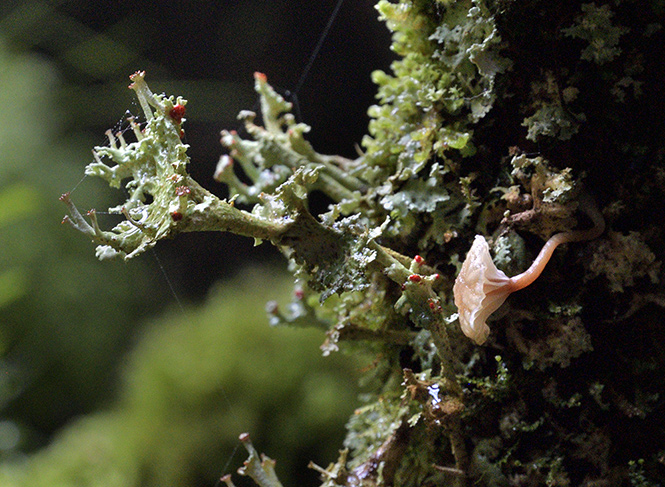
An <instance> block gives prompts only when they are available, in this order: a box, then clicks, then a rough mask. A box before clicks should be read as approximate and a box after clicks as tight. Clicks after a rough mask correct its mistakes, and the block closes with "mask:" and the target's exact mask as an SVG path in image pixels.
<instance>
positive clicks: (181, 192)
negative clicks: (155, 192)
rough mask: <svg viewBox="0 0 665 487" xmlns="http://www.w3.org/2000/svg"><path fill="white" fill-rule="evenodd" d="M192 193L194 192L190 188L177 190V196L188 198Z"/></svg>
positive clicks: (185, 187) (179, 187) (178, 188)
mask: <svg viewBox="0 0 665 487" xmlns="http://www.w3.org/2000/svg"><path fill="white" fill-rule="evenodd" d="M191 192H192V190H191V189H189V186H178V187H177V188H176V189H175V194H176V196H187V195H188V194H189V193H191Z"/></svg>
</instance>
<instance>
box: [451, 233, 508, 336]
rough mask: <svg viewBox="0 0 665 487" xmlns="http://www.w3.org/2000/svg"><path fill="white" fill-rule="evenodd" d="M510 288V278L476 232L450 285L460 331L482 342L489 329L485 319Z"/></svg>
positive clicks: (503, 298)
mask: <svg viewBox="0 0 665 487" xmlns="http://www.w3.org/2000/svg"><path fill="white" fill-rule="evenodd" d="M511 292H512V288H511V280H510V278H509V277H508V276H506V275H505V274H504V273H503V272H502V271H500V270H499V269H497V268H496V266H495V265H494V262H493V261H492V257H491V256H490V250H489V245H487V241H486V240H485V238H484V237H483V236H482V235H476V238H475V239H474V241H473V245H472V246H471V249H470V250H469V253H468V254H467V256H466V259H465V260H464V263H463V264H462V269H461V270H460V273H459V275H458V276H457V279H455V285H454V286H453V294H454V296H455V305H456V306H457V309H458V310H459V322H460V326H461V327H462V332H463V333H464V334H465V335H466V336H467V337H469V338H471V339H472V340H473V341H474V342H476V343H477V344H478V345H482V344H483V343H485V340H487V337H488V336H489V333H490V329H489V327H488V326H487V325H486V324H485V321H486V320H487V318H488V317H489V315H491V314H492V313H493V312H494V311H496V310H497V309H498V308H499V306H501V305H502V304H503V302H504V301H505V300H506V298H507V297H508V295H509V294H510V293H511Z"/></svg>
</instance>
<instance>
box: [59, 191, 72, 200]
mask: <svg viewBox="0 0 665 487" xmlns="http://www.w3.org/2000/svg"><path fill="white" fill-rule="evenodd" d="M69 197H70V193H69V192H67V193H62V194H61V195H60V198H58V199H59V200H60V201H69Z"/></svg>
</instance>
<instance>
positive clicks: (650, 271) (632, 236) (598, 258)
mask: <svg viewBox="0 0 665 487" xmlns="http://www.w3.org/2000/svg"><path fill="white" fill-rule="evenodd" d="M660 267H661V262H660V261H658V260H656V256H655V255H654V253H653V252H652V251H651V249H649V246H648V245H647V244H646V243H645V242H644V240H643V239H642V238H641V236H640V234H639V233H637V232H628V234H622V233H619V232H609V234H608V238H606V239H603V240H602V241H600V242H598V244H597V245H595V249H594V253H593V255H592V257H591V260H590V261H589V262H588V263H587V269H588V274H589V278H593V277H597V276H601V275H602V276H604V277H605V278H606V279H607V280H608V284H609V288H610V290H612V292H616V293H621V292H624V291H625V288H627V287H632V286H634V285H635V282H636V280H639V279H641V278H645V277H646V278H648V279H649V280H650V281H651V282H652V283H657V282H659V279H660Z"/></svg>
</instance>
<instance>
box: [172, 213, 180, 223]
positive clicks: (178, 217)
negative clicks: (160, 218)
mask: <svg viewBox="0 0 665 487" xmlns="http://www.w3.org/2000/svg"><path fill="white" fill-rule="evenodd" d="M171 218H172V219H173V221H174V222H179V221H180V220H182V213H180V212H179V211H173V212H171Z"/></svg>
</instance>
